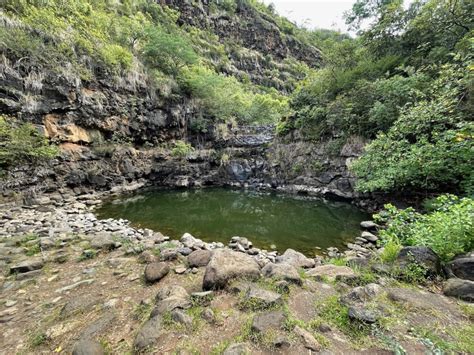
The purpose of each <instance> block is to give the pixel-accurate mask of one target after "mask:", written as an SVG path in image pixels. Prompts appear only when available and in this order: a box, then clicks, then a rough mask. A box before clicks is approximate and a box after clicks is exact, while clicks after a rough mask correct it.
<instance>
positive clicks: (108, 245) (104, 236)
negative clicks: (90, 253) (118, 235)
mask: <svg viewBox="0 0 474 355" xmlns="http://www.w3.org/2000/svg"><path fill="white" fill-rule="evenodd" d="M90 243H91V247H92V248H94V249H101V250H112V249H115V248H116V242H115V240H114V239H113V237H112V235H111V234H109V233H98V234H96V235H95V236H94V237H93V238H92V239H91V241H90Z"/></svg>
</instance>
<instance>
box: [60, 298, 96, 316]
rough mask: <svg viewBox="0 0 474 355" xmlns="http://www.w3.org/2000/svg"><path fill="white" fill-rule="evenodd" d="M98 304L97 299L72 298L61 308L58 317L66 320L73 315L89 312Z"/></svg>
mask: <svg viewBox="0 0 474 355" xmlns="http://www.w3.org/2000/svg"><path fill="white" fill-rule="evenodd" d="M99 303H100V300H99V299H97V298H94V297H91V296H90V295H86V296H77V297H73V298H71V299H70V300H69V301H68V302H67V303H66V304H65V305H64V306H63V308H62V309H61V311H60V313H59V315H60V316H61V318H66V317H69V316H71V315H73V314H76V313H80V312H84V311H87V310H90V309H92V308H93V307H94V306H95V305H97V304H99Z"/></svg>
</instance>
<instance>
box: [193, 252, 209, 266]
mask: <svg viewBox="0 0 474 355" xmlns="http://www.w3.org/2000/svg"><path fill="white" fill-rule="evenodd" d="M211 256H212V252H211V251H210V250H195V251H193V252H192V253H191V254H189V255H188V264H189V267H201V266H206V265H207V264H209V261H210V260H211Z"/></svg>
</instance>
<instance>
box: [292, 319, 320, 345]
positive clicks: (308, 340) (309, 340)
mask: <svg viewBox="0 0 474 355" xmlns="http://www.w3.org/2000/svg"><path fill="white" fill-rule="evenodd" d="M294 332H295V334H296V335H298V336H299V337H301V340H302V341H303V345H304V347H305V348H306V349H309V350H312V351H319V350H321V345H320V344H319V343H318V341H317V340H316V339H314V336H313V335H312V334H311V333H310V332H308V331H307V330H306V329H303V328H301V327H300V326H298V325H297V326H296V327H295V328H294Z"/></svg>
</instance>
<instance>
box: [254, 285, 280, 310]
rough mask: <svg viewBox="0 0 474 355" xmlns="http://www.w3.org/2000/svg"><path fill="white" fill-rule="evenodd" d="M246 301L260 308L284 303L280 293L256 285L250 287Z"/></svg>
mask: <svg viewBox="0 0 474 355" xmlns="http://www.w3.org/2000/svg"><path fill="white" fill-rule="evenodd" d="M245 301H246V302H248V303H249V304H251V305H253V306H254V307H256V308H259V309H266V308H270V307H275V306H278V305H281V304H282V303H283V300H282V298H281V295H280V294H279V293H276V292H273V291H269V290H265V289H263V288H259V287H256V286H251V287H250V288H249V289H248V291H247V293H246V295H245Z"/></svg>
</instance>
